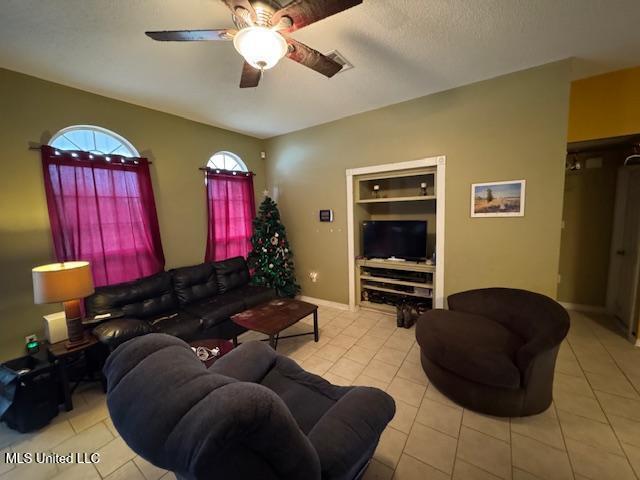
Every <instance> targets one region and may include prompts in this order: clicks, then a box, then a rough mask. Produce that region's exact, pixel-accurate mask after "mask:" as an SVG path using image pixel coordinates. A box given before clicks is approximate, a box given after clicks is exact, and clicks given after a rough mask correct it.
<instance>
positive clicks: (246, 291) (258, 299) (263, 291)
mask: <svg viewBox="0 0 640 480" xmlns="http://www.w3.org/2000/svg"><path fill="white" fill-rule="evenodd" d="M231 293H233V294H235V295H239V296H241V297H242V299H243V300H244V306H245V309H248V308H253V307H255V306H258V305H260V304H261V303H267V302H269V301H271V300H273V299H274V298H276V291H275V290H274V289H273V288H269V287H260V286H258V285H244V286H242V287H240V288H236V289H234V290H233V292H231Z"/></svg>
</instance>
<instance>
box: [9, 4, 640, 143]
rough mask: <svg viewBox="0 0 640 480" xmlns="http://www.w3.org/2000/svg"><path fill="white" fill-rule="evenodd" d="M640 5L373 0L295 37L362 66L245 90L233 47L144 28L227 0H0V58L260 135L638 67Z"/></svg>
mask: <svg viewBox="0 0 640 480" xmlns="http://www.w3.org/2000/svg"><path fill="white" fill-rule="evenodd" d="M639 19H640V1H639V0H615V1H614V0H384V1H383V0H364V3H363V4H362V5H360V6H357V7H355V8H352V9H350V10H347V11H346V12H343V13H341V14H338V15H336V16H333V17H330V18H328V19H325V20H323V21H321V22H318V23H316V24H314V25H311V26H308V27H306V28H305V29H303V30H300V31H298V32H295V33H294V34H293V36H294V37H295V38H296V39H297V40H300V41H302V42H305V43H307V44H308V45H309V46H311V47H313V48H315V49H317V50H320V51H321V52H325V53H326V52H329V51H331V50H334V49H338V50H339V51H340V52H341V53H342V54H343V55H344V56H345V57H346V58H347V59H348V60H349V61H350V62H351V63H353V64H354V65H355V67H356V68H355V69H353V70H350V71H348V72H344V73H342V74H338V75H337V76H335V77H334V78H333V79H326V78H324V77H322V76H321V75H319V74H317V73H315V72H313V71H311V70H309V69H307V68H304V67H302V66H301V65H298V64H296V63H294V62H292V61H290V60H288V59H284V60H283V61H282V62H281V63H280V64H279V65H278V66H276V68H274V69H273V70H270V71H269V72H267V74H266V75H265V78H263V81H262V83H261V85H260V86H259V87H258V88H257V89H245V90H241V89H239V88H238V82H239V79H240V71H241V66H242V59H241V57H240V56H239V55H238V54H237V53H236V52H235V50H234V48H233V46H232V44H231V43H226V42H217V43H159V42H154V41H152V40H150V39H149V38H147V37H146V36H145V35H144V31H145V30H165V29H167V30H170V29H183V28H191V29H196V28H214V27H218V28H221V27H231V26H232V22H231V17H230V14H229V11H228V10H227V8H226V7H225V6H224V4H223V3H222V2H221V1H219V0H47V1H42V0H0V66H1V67H5V68H8V69H11V70H17V71H19V72H24V73H27V74H30V75H34V76H36V77H41V78H44V79H47V80H52V81H54V82H58V83H61V84H65V85H70V86H73V87H77V88H80V89H83V90H88V91H90V92H95V93H99V94H102V95H106V96H109V97H113V98H117V99H121V100H125V101H128V102H131V103H135V104H138V105H143V106H146V107H151V108H154V109H157V110H162V111H165V112H170V113H174V114H177V115H180V116H183V117H186V118H189V119H193V120H197V121H201V122H204V123H208V124H211V125H216V126H220V127H224V128H228V129H230V130H235V131H239V132H243V133H247V134H251V135H254V136H257V137H270V136H274V135H278V134H283V133H287V132H291V131H294V130H299V129H301V128H305V127H308V126H312V125H317V124H320V123H324V122H328V121H331V120H335V119H338V118H341V117H345V116H348V115H352V114H355V113H358V112H363V111H367V110H371V109H374V108H378V107H381V106H384V105H389V104H393V103H397V102H400V101H403V100H408V99H411V98H416V97H419V96H423V95H427V94H429V93H433V92H437V91H441V90H445V89H448V88H452V87H456V86H460V85H464V84H468V83H472V82H475V81H478V80H482V79H487V78H491V77H495V76H498V75H501V74H505V73H508V72H513V71H517V70H521V69H525V68H528V67H532V66H535V65H540V64H544V63H547V62H552V61H555V60H560V59H564V58H568V57H576V58H577V59H578V60H577V61H576V64H575V76H576V77H584V76H588V75H592V74H597V73H601V72H604V71H610V70H615V69H618V68H625V67H629V66H634V65H638V64H640V26H639V23H638V21H639Z"/></svg>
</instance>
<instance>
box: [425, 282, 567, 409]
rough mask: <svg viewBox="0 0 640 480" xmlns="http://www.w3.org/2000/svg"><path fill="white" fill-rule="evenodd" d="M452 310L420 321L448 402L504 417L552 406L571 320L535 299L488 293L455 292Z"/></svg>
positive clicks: (429, 367) (431, 368)
mask: <svg viewBox="0 0 640 480" xmlns="http://www.w3.org/2000/svg"><path fill="white" fill-rule="evenodd" d="M447 301H448V304H449V310H440V309H438V310H430V311H428V312H427V313H425V314H424V315H423V316H422V317H420V319H419V320H418V324H417V327H416V339H417V341H418V344H419V345H420V351H421V362H422V368H423V369H424V371H425V373H426V374H427V376H428V377H429V380H430V381H431V382H432V383H433V384H434V385H435V386H436V387H437V388H438V389H439V390H440V391H441V392H442V393H444V394H445V395H446V396H447V397H449V398H450V399H452V400H453V401H455V402H456V403H458V404H460V405H462V406H463V407H465V408H469V409H471V410H475V411H477V412H481V413H486V414H490V415H496V416H501V417H518V416H525V415H534V414H536V413H540V412H543V411H544V410H546V409H547V408H548V407H549V405H551V401H552V391H553V373H554V368H555V363H556V357H557V355H558V349H559V348H560V343H561V342H562V340H563V339H564V338H565V337H566V335H567V332H568V331H569V315H568V314H567V312H566V310H565V309H564V308H563V307H562V306H561V305H560V304H558V303H557V302H555V301H554V300H552V299H550V298H549V297H545V296H544V295H540V294H537V293H533V292H528V291H525V290H515V289H509V288H486V289H481V290H470V291H468V292H462V293H457V294H455V295H451V296H449V298H448V299H447Z"/></svg>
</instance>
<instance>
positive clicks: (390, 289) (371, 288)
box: [362, 284, 432, 298]
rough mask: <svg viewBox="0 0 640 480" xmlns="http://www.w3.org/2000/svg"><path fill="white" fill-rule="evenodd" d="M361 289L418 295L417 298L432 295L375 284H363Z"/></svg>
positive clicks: (410, 295) (411, 295)
mask: <svg viewBox="0 0 640 480" xmlns="http://www.w3.org/2000/svg"><path fill="white" fill-rule="evenodd" d="M362 289H363V290H377V291H379V292H387V293H395V294H396V295H408V296H409V297H419V298H431V297H432V295H430V294H427V293H414V292H404V291H399V290H394V289H393V288H384V287H377V286H375V285H369V284H366V285H365V284H363V285H362Z"/></svg>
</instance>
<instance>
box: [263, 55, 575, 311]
mask: <svg viewBox="0 0 640 480" xmlns="http://www.w3.org/2000/svg"><path fill="white" fill-rule="evenodd" d="M569 70H570V65H569V62H558V63H554V64H549V65H545V66H542V67H538V68H534V69H531V70H527V71H522V72H517V73H514V74H510V75H506V76H502V77H498V78H495V79H492V80H487V81H483V82H480V83H476V84H473V85H468V86H464V87H461V88H457V89H454V90H450V91H446V92H442V93H438V94H434V95H430V96H426V97H423V98H419V99H415V100H411V101H408V102H404V103H400V104H396V105H392V106H389V107H385V108H382V109H379V110H374V111H370V112H366V113H363V114H358V115H355V116H352V117H348V118H344V119H341V120H338V121H335V122H331V123H328V124H325V125H320V126H316V127H312V128H308V129H305V130H301V131H298V132H294V133H290V134H287V135H282V136H279V137H275V138H272V139H270V140H268V141H267V144H266V145H267V154H268V162H267V168H268V172H267V177H268V178H267V179H268V183H269V185H270V187H271V188H272V189H273V190H274V193H277V196H278V203H279V205H280V208H281V210H282V216H283V221H284V222H285V225H286V227H287V231H288V234H289V235H290V240H291V244H292V247H293V248H294V253H295V261H296V269H297V272H298V278H299V280H300V282H301V284H302V289H303V294H305V295H309V296H312V297H318V298H323V299H327V300H332V301H336V302H342V303H346V302H347V301H348V278H347V277H348V270H347V234H346V188H345V169H347V168H354V167H362V166H367V165H377V164H384V163H390V162H399V161H405V160H414V159H419V158H424V157H431V156H435V155H446V157H447V166H446V169H447V172H446V233H445V235H446V240H445V256H446V261H445V294H446V295H448V294H451V293H454V292H458V291H461V290H465V289H470V288H478V287H486V286H510V287H520V288H526V289H530V290H534V291H538V292H542V293H545V294H547V295H550V296H552V297H555V296H556V289H557V276H558V258H559V250H560V224H561V213H562V198H563V186H564V158H565V152H566V144H567V117H568V102H569V75H570V71H569ZM517 179H525V180H526V181H527V188H526V190H527V198H526V211H525V216H524V217H521V218H470V212H469V210H470V187H471V184H472V183H476V182H485V181H500V180H517ZM321 208H332V209H334V212H335V223H333V224H320V223H319V222H318V220H317V211H318V210H319V209H321ZM312 270H313V271H317V272H318V273H319V277H318V282H317V283H311V281H310V280H309V277H308V274H309V272H310V271H312Z"/></svg>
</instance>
